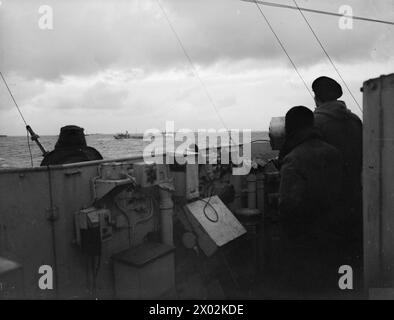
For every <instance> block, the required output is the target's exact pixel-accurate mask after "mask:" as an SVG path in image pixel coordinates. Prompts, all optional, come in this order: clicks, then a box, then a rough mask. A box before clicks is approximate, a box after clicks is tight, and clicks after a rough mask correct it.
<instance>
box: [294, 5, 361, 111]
mask: <svg viewBox="0 0 394 320" xmlns="http://www.w3.org/2000/svg"><path fill="white" fill-rule="evenodd" d="M293 2H294V4H295V5H296V6H297V8H298V11H299V12H300V14H301V16H302V17H303V18H304V21H305V22H306V24H307V25H308V27H309V29H310V30H311V32H312V34H313V36H314V37H315V39H316V41H317V42H318V43H319V45H320V48H321V49H322V50H323V52H324V54H325V55H326V57H327V59H328V61H330V63H331V65H332V67H333V68H334V70H335V72H336V73H337V74H338V76H339V78H341V80H342V82H343V84H344V85H345V87H346V89H347V91H348V92H349V94H350V95H351V97H352V98H353V100H354V102H355V103H356V105H357V107H358V108H359V109H360V111H361V113H363V109H362V108H361V106H360V104H359V103H358V101H357V99H356V97H355V96H354V95H353V92H352V91H351V90H350V88H349V86H348V84H347V83H346V81H345V79H344V78H343V77H342V75H341V73H340V72H339V70H338V68H337V67H336V65H335V63H334V61H333V60H332V59H331V57H330V55H329V54H328V52H327V50H326V49H325V47H324V46H323V44H322V42H321V41H320V39H319V37H318V36H317V34H316V32H315V31H314V30H313V28H312V26H311V24H310V23H309V21H308V19H307V17H306V16H305V15H304V13H303V12H302V11H301V8H300V7H299V6H298V3H297V1H296V0H293Z"/></svg>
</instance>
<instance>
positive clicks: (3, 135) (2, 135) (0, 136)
mask: <svg viewBox="0 0 394 320" xmlns="http://www.w3.org/2000/svg"><path fill="white" fill-rule="evenodd" d="M6 137H8V136H7V135H6V134H0V138H6Z"/></svg>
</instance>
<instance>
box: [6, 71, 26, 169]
mask: <svg viewBox="0 0 394 320" xmlns="http://www.w3.org/2000/svg"><path fill="white" fill-rule="evenodd" d="M0 76H1V78H2V79H3V82H4V84H5V86H6V88H7V90H8V93H9V94H10V96H11V98H12V101H14V104H15V106H16V109H17V110H18V112H19V114H20V116H21V118H22V121H23V122H24V123H25V126H26V135H27V147H28V149H29V155H30V163H31V166H32V167H33V166H34V164H33V154H32V152H31V147H30V141H29V130H28V129H27V127H28V124H27V122H26V120H25V117H24V116H23V114H22V112H21V110H20V109H19V106H18V104H17V103H16V100H15V98H14V95H13V94H12V92H11V89H10V87H9V86H8V83H7V81H6V80H5V78H4V76H3V73H2V72H1V71H0Z"/></svg>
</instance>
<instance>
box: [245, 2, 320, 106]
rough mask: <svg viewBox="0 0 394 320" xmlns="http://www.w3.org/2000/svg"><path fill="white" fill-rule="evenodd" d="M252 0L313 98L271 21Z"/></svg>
mask: <svg viewBox="0 0 394 320" xmlns="http://www.w3.org/2000/svg"><path fill="white" fill-rule="evenodd" d="M253 1H254V3H255V4H256V6H257V8H258V9H259V11H260V13H261V15H262V17H263V18H264V20H265V22H266V23H267V25H268V27H269V28H270V30H271V32H272V33H273V35H274V36H275V38H276V40H277V41H278V43H279V45H280V46H281V48H282V50H283V52H284V53H285V54H286V56H287V58H288V59H289V61H290V63H291V65H292V66H293V68H294V70H295V72H296V73H297V74H298V76H299V77H300V79H301V81H302V82H303V83H304V86H305V88H306V90H307V91H308V92H309V94H310V95H311V97H312V99H314V96H313V94H312V92H311V90H310V89H309V87H308V85H307V84H306V82H305V80H304V78H303V77H302V75H301V73H300V72H299V71H298V68H297V66H296V64H295V63H294V61H293V59H292V58H291V57H290V54H289V53H288V52H287V50H286V48H285V46H284V44H283V42H282V40H280V38H279V36H278V35H277V33H276V32H275V30H274V28H273V27H272V25H271V23H270V22H269V20H268V18H267V16H266V15H265V14H264V12H263V10H262V9H261V7H260V5H259V4H258V2H257V1H256V0H253Z"/></svg>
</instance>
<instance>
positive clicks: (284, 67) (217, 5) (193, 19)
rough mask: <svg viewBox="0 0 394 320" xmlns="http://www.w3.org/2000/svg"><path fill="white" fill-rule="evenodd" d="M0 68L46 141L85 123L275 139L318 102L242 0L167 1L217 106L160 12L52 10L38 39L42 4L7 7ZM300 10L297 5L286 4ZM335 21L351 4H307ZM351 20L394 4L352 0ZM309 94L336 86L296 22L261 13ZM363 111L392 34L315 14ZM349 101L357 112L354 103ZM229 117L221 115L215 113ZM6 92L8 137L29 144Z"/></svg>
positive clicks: (72, 1)
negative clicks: (277, 120) (247, 132)
mask: <svg viewBox="0 0 394 320" xmlns="http://www.w3.org/2000/svg"><path fill="white" fill-rule="evenodd" d="M2 2H3V4H2V6H1V7H0V67H1V71H2V72H3V73H4V74H5V76H6V78H7V80H8V81H9V83H10V87H11V90H12V91H13V93H14V96H15V98H16V99H17V101H18V103H19V105H20V106H21V109H22V111H23V112H24V115H25V116H26V118H27V119H28V120H29V122H31V123H32V124H34V125H36V126H38V127H39V128H40V132H42V133H43V134H49V133H52V134H53V133H57V132H58V128H59V127H60V126H62V125H65V124H69V123H76V122H78V123H79V124H80V125H82V126H85V127H86V128H87V130H88V132H116V131H121V130H125V129H129V131H130V130H133V129H135V130H139V131H142V130H144V129H146V128H153V127H158V128H163V127H164V125H165V120H175V121H176V125H179V127H189V128H209V127H216V128H217V127H223V123H221V121H220V120H219V118H220V117H221V118H223V120H224V122H225V125H226V126H228V127H234V128H235V127H240V128H242V127H244V128H253V129H261V128H263V129H264V128H267V127H268V123H269V120H270V118H271V117H272V116H278V115H283V114H284V113H285V111H286V110H287V109H288V108H289V107H290V106H293V105H297V104H305V105H307V106H308V107H310V108H313V100H312V99H311V97H310V96H309V93H308V92H307V91H306V89H305V88H304V86H303V83H302V82H301V80H300V79H299V78H298V76H297V74H296V73H295V72H294V70H293V68H292V66H291V64H290V63H289V61H288V59H287V57H286V55H285V54H284V53H283V51H282V50H281V48H280V46H279V45H278V43H277V41H276V39H275V37H274V36H273V34H272V33H271V31H270V30H269V28H268V26H267V24H266V23H265V21H264V20H263V19H262V17H261V15H260V13H259V11H258V10H257V8H256V6H255V4H253V3H247V2H243V1H240V0H215V1H212V0H199V1H192V0H160V2H161V4H162V6H163V7H164V8H165V11H166V12H167V14H168V17H169V19H170V20H171V24H172V27H173V28H174V29H175V30H176V33H177V34H178V36H179V37H180V39H181V41H182V45H183V46H184V48H185V49H186V51H187V54H188V56H189V57H190V58H191V60H192V62H193V65H194V66H193V67H194V68H195V70H197V73H198V77H200V79H201V80H202V82H203V83H204V87H205V88H206V89H207V90H208V92H209V95H210V96H211V97H212V100H213V103H214V106H213V105H212V103H211V101H210V100H209V98H208V97H207V95H206V92H205V90H204V87H203V86H202V85H201V83H200V81H199V79H198V77H197V75H196V73H195V70H193V68H192V67H191V66H190V64H189V61H188V57H185V55H184V53H183V51H182V48H181V47H180V46H179V43H178V42H177V39H176V37H175V35H174V34H173V32H172V31H171V27H170V26H169V25H168V23H167V21H166V19H165V18H164V17H163V14H162V12H161V10H160V7H159V6H158V5H157V2H156V0H134V1H131V0H130V1H129V0H116V1H115V0H112V1H110V0H95V1H92V0H84V1H77V0H68V1H61V0H48V1H46V4H48V5H50V6H52V7H53V10H54V11H53V12H54V18H53V22H54V29H53V30H40V29H39V28H38V19H39V17H40V14H39V13H38V8H39V7H40V5H42V1H38V0H12V1H11V0H3V1H2ZM278 2H280V3H284V4H292V3H293V2H292V1H291V0H281V1H278ZM297 2H298V4H299V5H300V6H303V7H309V8H316V9H321V10H328V11H334V12H337V11H338V8H339V7H340V6H341V5H342V4H343V3H342V1H339V0H337V1H330V2H328V1H323V0H314V1H313V2H312V1H307V0H303V1H302V0H298V1H297ZM347 4H349V5H351V6H352V7H353V9H354V10H353V11H354V12H353V13H354V14H355V15H360V16H369V17H373V18H378V19H386V20H394V10H392V9H391V7H392V4H390V1H387V2H386V1H379V2H377V1H372V0H362V1H360V0H357V1H356V0H349V1H348V2H347ZM261 8H262V10H264V11H263V12H264V13H265V14H266V15H267V17H268V18H269V20H270V22H271V23H272V26H273V28H274V29H275V31H276V32H277V34H278V36H279V37H280V39H281V40H282V41H283V44H284V45H285V47H286V49H287V50H288V52H289V54H290V55H291V57H292V58H293V60H294V62H295V63H296V65H297V66H298V68H299V72H300V73H301V74H302V75H303V78H304V79H305V81H306V82H307V84H308V86H309V87H310V85H311V83H312V81H313V80H314V78H316V77H317V76H320V75H322V74H324V75H328V76H332V77H334V78H336V79H338V75H337V74H336V73H335V72H334V70H333V68H332V66H331V65H330V63H329V62H328V61H327V59H326V57H325V55H324V53H323V52H322V50H321V48H320V47H319V45H318V44H317V43H316V40H315V39H314V37H313V35H312V34H311V32H310V30H309V29H308V27H307V25H306V24H305V22H304V21H303V20H302V17H301V16H300V14H299V12H297V11H294V10H286V9H277V8H269V7H265V6H262V7H261ZM306 16H307V18H308V20H309V22H310V24H311V25H312V26H313V28H314V30H315V32H316V34H317V35H318V36H319V39H320V40H321V41H322V43H323V44H324V46H325V48H326V49H327V51H328V52H329V54H330V56H331V58H332V59H333V61H334V62H335V63H336V65H337V67H338V69H339V70H340V71H341V73H342V75H343V77H344V78H345V80H346V81H347V82H348V84H349V86H350V88H351V89H352V91H353V93H354V94H355V95H356V97H357V99H358V101H361V100H362V97H361V93H360V92H359V88H360V87H361V84H362V81H364V80H366V79H368V78H370V77H375V76H379V74H380V73H386V74H387V73H390V72H391V71H392V70H393V67H394V37H393V32H394V31H393V30H394V29H393V27H392V26H387V25H381V24H375V23H368V22H363V21H354V25H353V29H352V30H341V29H340V28H339V27H338V19H337V18H336V17H330V16H321V15H315V14H312V13H306ZM344 99H345V100H346V101H347V102H348V105H349V107H350V108H351V109H352V110H353V111H355V112H359V111H358V110H357V106H356V105H355V103H354V102H353V101H352V99H351V97H350V96H349V94H348V93H347V92H345V96H344ZM215 107H216V109H217V110H218V112H219V113H220V116H219V115H218V114H217V111H216V110H215ZM18 117H19V115H18V114H17V113H16V111H15V110H14V107H13V104H12V101H11V100H10V97H9V95H8V93H7V92H6V90H5V88H4V86H3V85H0V127H1V128H3V129H2V130H5V131H6V132H7V133H9V134H23V126H22V125H20V124H21V121H20V119H19V118H18Z"/></svg>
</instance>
